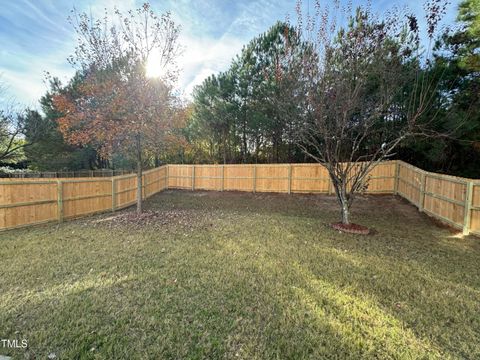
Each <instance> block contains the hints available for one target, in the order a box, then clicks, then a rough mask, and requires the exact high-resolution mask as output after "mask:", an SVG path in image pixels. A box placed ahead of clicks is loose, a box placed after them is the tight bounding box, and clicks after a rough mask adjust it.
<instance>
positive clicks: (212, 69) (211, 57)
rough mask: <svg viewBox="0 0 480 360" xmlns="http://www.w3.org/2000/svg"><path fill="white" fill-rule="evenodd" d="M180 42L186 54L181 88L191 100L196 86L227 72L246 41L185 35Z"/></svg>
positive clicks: (184, 55) (182, 65) (183, 59)
mask: <svg viewBox="0 0 480 360" xmlns="http://www.w3.org/2000/svg"><path fill="white" fill-rule="evenodd" d="M180 42H181V43H182V45H184V46H185V52H184V54H183V56H182V57H181V58H180V61H179V66H180V68H181V73H180V78H179V86H180V88H182V89H183V90H184V93H185V96H186V97H187V98H190V96H191V92H192V90H193V88H194V86H195V85H199V84H200V83H201V82H202V81H203V80H204V79H205V78H207V77H208V76H209V75H212V74H214V73H215V74H216V73H219V72H221V71H224V70H226V69H227V68H228V67H229V65H230V63H231V61H232V59H233V58H234V57H235V55H236V54H238V53H239V52H240V50H241V49H242V46H243V45H244V43H245V40H243V39H240V38H235V37H223V38H221V39H220V40H216V39H214V38H210V37H193V36H191V35H184V36H182V37H181V39H180Z"/></svg>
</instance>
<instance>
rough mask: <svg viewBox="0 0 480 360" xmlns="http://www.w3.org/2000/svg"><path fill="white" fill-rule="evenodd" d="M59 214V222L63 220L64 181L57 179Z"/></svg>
mask: <svg viewBox="0 0 480 360" xmlns="http://www.w3.org/2000/svg"><path fill="white" fill-rule="evenodd" d="M57 214H58V222H62V221H63V182H62V180H57Z"/></svg>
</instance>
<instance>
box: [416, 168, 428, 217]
mask: <svg viewBox="0 0 480 360" xmlns="http://www.w3.org/2000/svg"><path fill="white" fill-rule="evenodd" d="M426 179H427V176H426V175H425V173H424V172H423V171H422V173H421V175H420V199H418V211H420V212H423V206H424V204H425V184H426V181H427V180H426Z"/></svg>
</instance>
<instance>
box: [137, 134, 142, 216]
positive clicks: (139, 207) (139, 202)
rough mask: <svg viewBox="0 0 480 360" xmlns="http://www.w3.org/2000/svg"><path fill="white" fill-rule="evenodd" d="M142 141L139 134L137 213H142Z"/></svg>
mask: <svg viewBox="0 0 480 360" xmlns="http://www.w3.org/2000/svg"><path fill="white" fill-rule="evenodd" d="M141 145H142V142H141V139H140V134H138V135H137V214H141V213H142V200H143V199H142V175H143V174H142V146H141Z"/></svg>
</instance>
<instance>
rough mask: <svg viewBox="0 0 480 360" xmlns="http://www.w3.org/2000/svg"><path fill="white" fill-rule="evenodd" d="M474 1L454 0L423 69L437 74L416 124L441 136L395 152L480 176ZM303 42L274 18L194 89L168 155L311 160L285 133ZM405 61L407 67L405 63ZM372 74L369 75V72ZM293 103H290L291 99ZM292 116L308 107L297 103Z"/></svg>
mask: <svg viewBox="0 0 480 360" xmlns="http://www.w3.org/2000/svg"><path fill="white" fill-rule="evenodd" d="M479 3H480V2H479V0H467V1H464V2H462V3H461V4H460V6H459V11H458V17H457V30H456V31H450V30H447V31H445V32H444V34H443V35H442V36H441V37H440V38H439V39H437V41H436V44H435V46H434V48H433V51H434V53H435V56H434V58H433V59H434V62H435V63H434V64H433V66H431V65H432V64H429V66H428V67H427V66H426V67H425V70H424V71H428V72H431V74H429V76H431V77H435V76H437V77H439V80H440V81H439V82H438V86H437V87H436V88H433V89H429V91H431V97H432V99H433V100H432V104H434V106H432V108H431V110H429V111H428V112H426V113H424V114H423V115H422V116H423V117H424V119H423V122H424V123H425V124H428V126H429V129H430V131H431V132H432V133H438V134H442V136H431V137H424V136H422V137H417V138H414V139H413V140H409V141H408V142H406V143H404V144H402V146H401V147H400V148H399V149H398V151H397V152H396V154H395V155H394V156H395V157H396V158H399V159H403V160H406V161H408V162H410V163H413V164H415V165H417V166H419V167H421V168H424V169H427V170H431V171H438V172H444V173H451V174H456V175H461V176H470V177H480V108H479V103H480V76H479V74H480V60H479V56H480V55H479V50H480V25H479V24H480V14H479V12H480V10H479V9H480V7H479ZM308 51H309V44H308V43H305V42H302V41H301V39H300V38H299V37H298V36H297V34H296V32H295V29H294V28H293V27H291V26H289V25H288V24H286V23H281V22H279V23H277V24H275V25H274V26H273V27H272V28H271V29H269V30H268V31H267V32H266V33H264V34H261V35H260V36H258V37H257V38H255V39H253V40H252V41H251V42H250V43H249V44H247V45H246V46H245V47H244V48H243V49H242V51H241V53H240V54H239V55H238V56H237V57H236V58H235V59H234V60H233V62H232V64H231V66H230V68H229V69H228V70H227V71H225V72H222V73H220V74H218V75H211V76H210V77H209V78H207V79H206V80H205V81H204V82H203V83H202V84H201V85H200V86H197V87H196V88H195V90H194V93H193V103H192V104H191V105H190V109H189V116H188V120H187V126H186V127H185V129H184V130H183V136H184V137H185V140H186V142H187V143H188V145H189V146H188V147H186V148H182V149H180V151H179V153H177V154H175V153H174V154H169V155H168V159H169V160H170V161H173V162H197V163H248V162H254V163H271V162H299V161H312V160H311V159H310V160H309V159H308V158H307V157H305V155H304V153H303V152H302V151H300V149H299V148H298V146H296V141H295V135H294V132H292V131H290V130H291V129H290V127H291V124H292V116H295V111H292V109H288V108H287V107H288V106H290V105H291V104H295V106H297V107H298V102H293V101H290V100H291V99H290V97H291V94H292V89H289V86H290V85H291V84H289V83H287V82H286V81H284V79H282V74H285V73H291V71H292V69H288V68H287V67H289V66H292V63H293V64H294V61H292V57H297V58H298V61H301V59H302V58H304V55H305V52H308ZM406 66H407V65H406ZM372 76H373V74H372ZM291 106H293V105H291ZM296 110H297V113H296V114H297V115H299V116H301V115H302V113H304V112H307V111H308V109H302V108H298V109H296Z"/></svg>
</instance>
